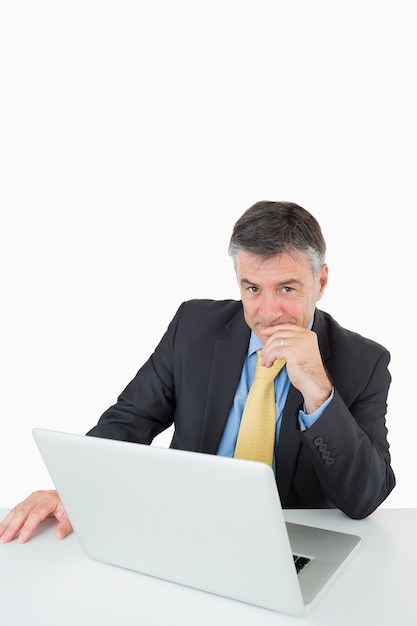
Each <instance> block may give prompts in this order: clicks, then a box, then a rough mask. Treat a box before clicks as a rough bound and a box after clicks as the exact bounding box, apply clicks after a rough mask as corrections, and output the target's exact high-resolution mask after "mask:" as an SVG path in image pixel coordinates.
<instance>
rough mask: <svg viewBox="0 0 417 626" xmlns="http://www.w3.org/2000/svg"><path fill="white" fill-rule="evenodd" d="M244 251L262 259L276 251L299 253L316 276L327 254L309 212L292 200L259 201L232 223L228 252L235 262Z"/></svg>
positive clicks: (317, 227)
mask: <svg viewBox="0 0 417 626" xmlns="http://www.w3.org/2000/svg"><path fill="white" fill-rule="evenodd" d="M240 250H243V251H245V252H251V253H252V254H256V255H259V256H260V257H263V258H265V259H267V258H271V257H273V256H275V255H276V254H284V253H285V254H294V253H302V254H304V255H306V256H307V257H308V258H309V261H310V265H311V269H312V272H313V274H314V276H315V277H317V275H318V273H319V271H320V269H321V267H322V266H323V263H324V262H325V256H326V242H325V240H324V237H323V234H322V231H321V228H320V225H319V223H318V221H317V220H316V218H315V217H313V215H311V213H309V212H308V211H307V210H306V209H303V207H301V206H299V205H298V204H295V203H294V202H271V201H267V200H264V201H261V202H257V203H256V204H254V205H253V206H251V207H250V208H249V209H248V210H247V211H245V213H244V214H243V215H242V216H241V217H240V218H239V219H238V220H237V222H236V224H235V225H234V228H233V232H232V236H231V238H230V244H229V254H230V256H231V257H232V259H233V261H234V263H236V256H237V253H238V252H239V251H240Z"/></svg>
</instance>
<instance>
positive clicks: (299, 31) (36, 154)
mask: <svg viewBox="0 0 417 626" xmlns="http://www.w3.org/2000/svg"><path fill="white" fill-rule="evenodd" d="M416 17H417V4H416V2H415V1H411V0H392V1H390V2H387V1H384V0H375V1H370V0H360V1H352V0H350V1H349V2H347V1H346V2H344V1H337V0H329V1H328V2H325V1H319V0H318V1H312V0H308V1H305V2H302V1H297V0H291V1H290V0H288V2H280V1H279V0H276V1H265V0H252V1H250V2H248V1H244V0H237V1H228V0H221V1H216V0H210V1H204V0H203V1H198V0H189V1H186V0H175V2H172V1H168V0H166V1H165V0H149V1H143V2H141V1H139V0H137V1H136V2H133V1H130V2H129V1H126V0H108V1H106V0H100V1H92V0H82V1H78V0H71V1H69V0H68V1H65V2H64V1H61V2H60V1H59V0H56V1H53V0H50V1H46V0H28V1H20V0H0V132H1V136H0V177H1V178H0V209H1V229H0V254H1V325H0V328H1V349H0V354H1V379H0V380H1V387H0V388H1V437H0V506H4V507H8V506H12V505H13V504H15V503H16V502H17V501H19V500H21V499H23V498H24V497H25V496H26V495H28V493H29V492H30V491H32V490H33V489H37V488H44V487H50V486H51V483H50V481H49V477H48V475H47V473H46V470H45V468H44V466H43V462H42V460H41V459H40V456H39V453H38V451H37V448H36V446H35V444H34V442H33V439H32V436H31V429H32V428H33V427H34V426H40V427H46V428H53V429H56V430H67V431H70V432H77V433H84V432H85V431H86V430H88V429H89V428H90V427H91V426H93V425H94V424H95V423H96V421H97V419H98V418H99V416H100V415H101V413H102V412H103V411H104V410H105V409H106V408H107V407H108V406H109V405H110V404H112V403H113V402H115V400H116V398H117V395H118V394H119V393H120V392H121V391H122V389H123V388H124V387H125V385H126V384H127V382H129V380H130V379H131V378H132V377H133V376H134V374H135V373H136V371H137V369H138V368H139V366H140V365H141V364H142V363H143V362H144V361H145V359H146V358H147V357H148V355H149V354H150V352H151V351H152V350H153V348H154V347H155V345H156V343H157V342H158V340H159V338H160V337H161V335H162V333H163V332H164V331H165V328H166V326H167V324H168V323H169V321H170V319H171V318H172V316H173V314H174V313H175V311H176V309H177V307H178V306H179V304H180V303H181V302H182V301H183V300H185V299H188V298H194V297H212V298H229V297H231V298H238V297H239V296H238V290H237V286H236V284H235V277H234V273H233V269H232V264H231V261H230V259H229V258H228V256H227V244H228V240H229V236H230V232H231V229H232V227H233V224H234V222H235V221H236V219H237V218H238V217H239V216H240V215H241V213H243V211H244V210H246V209H247V208H248V207H249V206H251V205H252V204H253V203H254V202H256V201H258V200H263V199H269V200H291V201H294V202H298V203H299V204H301V205H303V206H305V207H306V208H307V209H309V210H310V211H311V212H312V213H313V214H314V215H315V216H316V217H317V218H318V219H319V221H320V223H321V225H322V228H323V231H324V234H325V237H326V239H327V243H328V257H327V260H328V263H329V266H330V283H329V286H328V288H327V292H326V294H325V296H324V298H323V300H322V301H321V303H320V304H321V308H323V309H325V310H327V311H329V312H330V313H331V314H333V316H334V317H336V319H337V320H338V321H339V322H340V323H341V324H343V325H345V326H347V327H348V328H351V329H353V330H356V331H358V332H360V333H362V334H364V335H367V336H369V337H371V338H373V339H375V340H377V341H379V342H380V343H382V344H384V345H385V346H386V347H387V348H389V350H390V351H391V355H392V362H391V367H390V369H391V373H392V376H393V382H392V387H391V392H390V398H389V411H388V415H387V423H388V427H389V439H390V442H391V452H392V461H393V467H394V470H395V472H396V475H397V481H398V485H397V487H396V489H395V490H394V492H393V493H392V495H391V496H390V497H389V498H388V500H387V501H386V503H385V505H384V506H395V507H397V506H400V507H406V506H414V507H415V506H417V490H416V488H415V475H416V469H415V460H414V459H415V450H414V439H415V436H416V425H415V424H416V415H415V388H416V382H415V375H414V371H409V369H408V368H412V359H413V358H414V354H415V352H416V340H415V333H416V330H415V312H414V307H415V304H414V298H415V296H414V293H413V292H414V289H415V261H414V260H415V234H414V232H415V231H414V229H415V227H414V220H415V212H416V198H417V191H416V145H417V129H416V111H417V95H416V93H417V90H416V86H415V79H416V59H417V57H416V52H417V38H416V32H417V25H416ZM412 262H413V265H412ZM412 369H414V370H415V368H412ZM163 441H164V442H165V443H166V441H167V440H166V439H165V440H163Z"/></svg>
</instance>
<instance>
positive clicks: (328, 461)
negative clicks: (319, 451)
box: [324, 457, 334, 465]
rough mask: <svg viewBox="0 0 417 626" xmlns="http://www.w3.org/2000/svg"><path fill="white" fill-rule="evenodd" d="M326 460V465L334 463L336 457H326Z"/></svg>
mask: <svg viewBox="0 0 417 626" xmlns="http://www.w3.org/2000/svg"><path fill="white" fill-rule="evenodd" d="M324 462H325V464H326V465H334V459H333V458H332V457H330V458H329V459H326V460H325V461H324Z"/></svg>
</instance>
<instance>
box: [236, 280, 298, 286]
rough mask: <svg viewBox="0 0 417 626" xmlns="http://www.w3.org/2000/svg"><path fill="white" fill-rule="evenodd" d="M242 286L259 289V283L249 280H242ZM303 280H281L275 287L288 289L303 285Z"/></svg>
mask: <svg viewBox="0 0 417 626" xmlns="http://www.w3.org/2000/svg"><path fill="white" fill-rule="evenodd" d="M240 284H241V285H242V286H243V285H252V286H253V287H259V285H258V284H257V283H255V282H254V281H252V280H249V279H248V278H242V279H241V281H240ZM302 284H303V283H302V282H301V280H297V279H296V278H290V279H288V280H281V281H280V282H278V283H276V284H275V287H286V286H288V285H302Z"/></svg>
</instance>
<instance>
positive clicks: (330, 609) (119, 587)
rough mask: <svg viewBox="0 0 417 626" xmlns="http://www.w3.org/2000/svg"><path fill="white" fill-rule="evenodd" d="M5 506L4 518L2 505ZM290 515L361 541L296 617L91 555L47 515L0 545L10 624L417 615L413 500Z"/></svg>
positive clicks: (274, 621)
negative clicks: (372, 508)
mask: <svg viewBox="0 0 417 626" xmlns="http://www.w3.org/2000/svg"><path fill="white" fill-rule="evenodd" d="M6 513H7V510H6V509H0V519H3V517H4V516H5V515H6ZM285 517H286V519H287V521H292V522H298V523H304V524H310V525H314V526H319V527H322V528H331V529H334V530H340V531H342V532H351V533H354V534H357V535H360V536H361V537H362V538H363V545H362V547H361V548H360V550H359V552H358V553H357V554H356V555H355V556H354V558H353V559H352V560H351V561H350V562H349V563H348V564H347V565H346V567H345V569H344V570H343V571H342V572H341V573H340V575H339V577H338V578H337V579H336V580H335V581H334V583H333V584H332V585H331V587H330V588H329V589H328V590H327V592H326V594H325V595H324V596H323V597H322V598H321V600H320V601H319V603H318V604H317V605H316V606H315V607H314V608H313V609H312V610H311V611H310V613H308V614H307V615H306V616H305V617H301V618H294V617H289V616H286V615H282V614H279V613H274V612H272V611H269V610H265V609H260V608H257V607H254V606H250V605H247V604H243V603H240V602H236V601H234V600H228V599H226V598H221V597H219V596H215V595H211V594H208V593H204V592H202V591H197V590H194V589H189V588H187V587H182V586H180V585H176V584H173V583H169V582H165V581H162V580H158V579H154V578H151V577H148V576H143V575H140V574H136V573H133V572H129V571H127V570H123V569H120V568H117V567H113V566H111V565H106V564H104V563H99V562H96V561H92V560H90V559H88V558H87V557H86V556H85V555H84V553H83V551H82V549H81V547H80V544H79V542H78V540H77V538H76V536H75V535H74V533H72V534H71V535H70V536H69V537H67V538H66V539H65V540H63V541H59V540H58V539H56V538H55V534H54V525H55V524H54V522H53V521H52V520H47V521H46V522H44V524H43V525H42V526H41V528H40V529H39V530H38V531H37V533H36V536H35V537H34V538H33V539H32V540H31V541H29V542H28V543H26V544H23V545H19V544H18V543H17V542H15V541H14V542H11V543H9V544H4V545H0V622H1V623H2V624H4V626H49V625H50V626H57V625H59V626H66V625H71V626H96V625H97V626H107V625H108V626H130V625H133V624H135V625H139V624H140V625H141V626H174V625H177V624H178V625H181V626H188V625H189V626H205V625H207V626H213V625H214V624H215V625H216V626H223V625H224V626H226V625H227V626H236V625H237V624H239V626H249V625H250V626H269V625H274V626H280V625H282V624H284V625H285V624H292V625H293V626H294V625H295V624H297V623H300V624H303V623H304V624H306V625H307V624H308V625H310V624H315V625H319V624H320V626H322V625H323V624H337V626H345V625H346V626H352V624H378V626H385V625H392V624H398V626H416V625H417V602H416V597H415V594H416V584H415V580H416V574H415V564H416V562H417V541H416V530H417V509H379V510H377V511H376V512H375V513H374V514H373V515H371V516H370V517H369V518H368V519H366V520H361V521H355V520H350V519H349V518H347V517H345V516H344V515H343V514H342V513H340V512H339V511H335V510H331V511H323V510H312V511H286V513H285Z"/></svg>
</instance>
